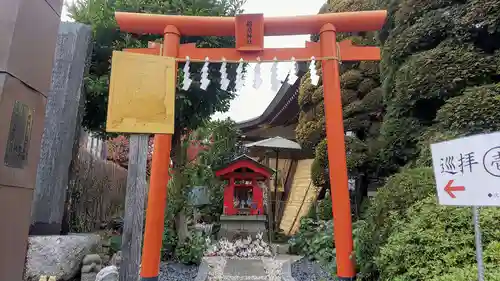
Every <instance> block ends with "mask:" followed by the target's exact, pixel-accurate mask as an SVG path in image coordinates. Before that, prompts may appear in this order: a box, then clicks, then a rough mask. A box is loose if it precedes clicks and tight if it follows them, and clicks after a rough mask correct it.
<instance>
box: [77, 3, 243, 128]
mask: <svg viewBox="0 0 500 281" xmlns="http://www.w3.org/2000/svg"><path fill="white" fill-rule="evenodd" d="M244 1H245V0H213V1H212V0H197V1H188V0H168V1H167V0H165V1H155V0H77V1H75V2H74V3H73V4H71V5H70V6H69V9H68V10H69V14H70V16H71V17H72V18H73V19H74V20H75V21H77V22H81V23H84V24H88V25H90V26H92V30H93V43H94V46H93V47H94V49H93V53H92V59H91V64H90V70H89V73H88V74H87V75H86V77H85V86H86V91H87V100H86V104H85V115H84V120H83V125H84V126H85V127H86V128H87V129H89V130H92V131H95V132H103V131H104V128H105V120H106V112H107V100H108V84H109V74H110V58H111V53H112V51H113V50H121V49H123V48H137V47H142V48H145V47H147V44H148V41H158V40H161V37H160V36H157V35H149V34H146V35H133V34H128V33H124V32H120V31H119V30H118V26H117V24H116V21H115V19H114V12H115V11H125V12H136V13H152V14H168V15H193V16H228V15H235V14H237V13H239V12H241V6H242V4H243V3H244ZM181 43H196V45H197V46H198V47H230V46H233V45H234V39H233V38H232V37H182V38H181ZM228 67H229V70H228V73H229V74H230V75H234V69H235V67H234V65H228ZM219 68H220V65H219V64H217V63H212V64H210V71H209V77H210V79H211V81H212V83H210V85H209V87H208V89H207V91H203V90H201V89H200V88H199V85H197V83H193V85H192V87H191V88H190V89H189V90H188V91H183V90H181V89H180V88H179V87H177V94H176V106H175V107H176V111H175V112H176V114H175V124H176V130H177V131H178V132H181V131H183V130H190V129H195V128H197V127H198V126H199V125H201V124H202V123H203V122H204V121H205V120H207V119H208V118H209V117H210V116H211V115H212V114H213V113H215V112H218V111H221V112H224V111H227V109H228V108H229V102H230V100H231V99H232V98H233V97H234V93H233V92H232V90H231V89H232V88H233V87H232V86H231V88H230V89H229V91H223V90H221V89H220V87H219V80H220V74H219V72H218V70H219ZM191 69H192V74H193V75H192V76H193V77H194V78H193V80H195V81H199V78H200V73H199V71H200V69H201V66H200V65H199V64H192V66H191ZM178 80H179V79H178ZM178 82H179V81H178Z"/></svg>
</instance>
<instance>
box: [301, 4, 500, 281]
mask: <svg viewBox="0 0 500 281" xmlns="http://www.w3.org/2000/svg"><path fill="white" fill-rule="evenodd" d="M373 9H384V10H387V11H388V18H387V22H386V24H385V26H384V27H383V28H382V30H381V31H380V32H378V33H377V34H376V36H374V34H372V33H359V34H343V35H341V36H340V39H345V38H351V39H353V42H354V43H355V44H358V45H362V44H363V43H367V44H370V45H378V46H381V50H382V60H381V61H380V64H378V63H374V62H370V63H367V62H360V63H352V64H351V63H348V64H346V63H343V64H342V65H341V87H342V92H341V95H342V104H343V114H344V127H345V128H346V131H347V130H350V131H352V132H353V133H354V136H353V137H355V138H351V139H347V142H346V147H347V160H348V161H347V163H348V166H349V167H350V168H349V171H350V173H351V174H353V173H354V174H355V173H359V174H362V175H367V176H368V178H367V179H365V181H364V182H363V184H364V185H365V186H366V185H372V184H378V183H379V182H382V183H383V182H385V184H383V185H382V186H381V187H379V188H378V190H377V195H376V197H375V199H373V200H372V201H371V202H370V203H371V204H370V206H369V207H368V209H367V210H366V212H365V213H364V215H363V217H362V218H363V219H362V220H360V221H358V222H356V224H355V229H354V233H355V238H356V239H355V250H356V261H357V264H358V267H359V271H360V272H361V274H360V276H359V278H360V279H361V280H366V281H374V280H378V281H381V280H384V281H385V280H394V281H407V280H408V281H409V280H412V281H413V280H417V281H418V280H434V281H448V280H458V281H462V280H464V281H465V280H472V279H474V278H475V276H476V272H475V270H476V269H475V267H474V265H473V263H474V258H473V255H474V245H473V243H474V239H473V237H472V231H473V228H472V225H471V219H470V218H471V213H470V210H469V209H467V208H462V209H458V208H450V207H441V206H438V205H437V204H436V202H435V201H436V199H435V192H434V189H435V182H434V177H433V173H432V169H431V168H430V167H431V165H432V162H431V154H430V149H429V147H430V144H431V143H435V142H438V141H444V140H449V139H453V138H456V137H460V136H466V135H470V134H476V133H485V132H492V131H498V130H499V126H500V121H498V120H500V119H499V118H498V116H497V110H494V108H496V107H497V105H498V99H499V96H500V95H499V93H500V92H499V83H500V66H499V65H500V64H499V62H500V59H499V58H500V1H498V0H494V1H486V0H472V1H463V0H433V1H431V0H409V1H408V0H405V1H403V0H369V1H356V0H342V1H328V4H327V5H325V6H324V7H323V8H322V9H321V11H320V13H321V12H326V11H334V12H341V11H353V10H373ZM313 39H317V36H313ZM379 67H380V71H379ZM324 79H327V78H326V77H325V78H324ZM309 81H310V80H309V78H308V77H307V76H305V77H304V78H302V83H301V86H300V89H299V106H300V107H301V116H300V119H299V124H298V125H297V129H296V135H297V139H298V140H299V141H300V142H301V144H302V145H304V146H310V147H315V148H316V155H315V161H314V165H313V166H312V171H311V172H312V177H313V180H314V183H315V184H318V185H326V186H328V185H329V183H328V174H327V172H328V170H327V169H325V167H327V166H328V157H327V151H326V146H327V143H326V141H325V140H324V137H325V131H324V128H325V121H324V114H321V113H319V114H318V112H320V111H321V109H322V107H321V105H320V103H321V102H322V99H321V96H322V87H321V86H320V87H314V86H312V85H310V82H309ZM315 110H316V111H315ZM353 145H354V147H353ZM353 151H357V152H358V153H353ZM498 214H499V213H498V212H497V211H495V210H493V209H487V210H485V211H484V213H483V215H482V217H481V220H482V222H483V225H488V226H487V227H486V231H487V232H488V234H485V235H486V236H488V237H487V238H485V243H486V244H485V245H486V250H485V256H487V258H485V261H486V264H487V276H488V277H487V278H488V280H490V279H491V280H498V278H500V275H499V271H498V270H497V269H496V268H497V267H495V265H498V258H499V257H500V251H498V242H497V240H498V239H499V238H500V237H498V235H500V233H499V232H498V231H497V230H496V229H495V228H494V225H495V224H494V221H495V220H498V218H497V217H498Z"/></svg>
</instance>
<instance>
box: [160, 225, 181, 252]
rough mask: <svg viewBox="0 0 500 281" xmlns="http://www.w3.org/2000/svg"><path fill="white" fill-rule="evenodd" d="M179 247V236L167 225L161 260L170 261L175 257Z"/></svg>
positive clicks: (164, 232)
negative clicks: (176, 248) (177, 246)
mask: <svg viewBox="0 0 500 281" xmlns="http://www.w3.org/2000/svg"><path fill="white" fill-rule="evenodd" d="M176 245H177V234H176V233H175V229H173V228H172V227H170V226H169V225H168V223H167V222H166V223H165V230H164V231H163V239H162V248H161V258H162V260H163V261H166V260H169V259H171V258H173V257H174V253H175V247H176Z"/></svg>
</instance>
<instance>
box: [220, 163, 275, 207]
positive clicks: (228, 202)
mask: <svg viewBox="0 0 500 281" xmlns="http://www.w3.org/2000/svg"><path fill="white" fill-rule="evenodd" d="M236 170H240V171H238V172H236ZM272 172H273V171H272V170H271V169H269V168H267V167H265V166H262V165H261V164H259V163H257V162H255V161H253V160H252V159H250V158H247V157H242V158H241V159H239V160H235V161H234V162H232V163H231V164H229V165H228V166H227V167H225V168H223V169H220V170H218V171H216V172H215V174H216V176H217V177H220V178H222V179H229V183H228V185H227V186H226V187H225V188H224V214H225V215H227V216H232V215H236V214H238V208H235V207H234V194H235V192H234V191H235V189H236V188H249V187H250V188H252V204H251V208H250V214H251V215H259V214H260V215H263V214H264V199H263V197H264V192H263V190H262V188H261V187H260V186H259V185H258V182H257V181H258V180H266V179H269V177H270V176H271V174H272ZM236 180H238V181H240V180H242V181H251V182H252V183H251V184H247V183H241V184H236V183H235V181H236Z"/></svg>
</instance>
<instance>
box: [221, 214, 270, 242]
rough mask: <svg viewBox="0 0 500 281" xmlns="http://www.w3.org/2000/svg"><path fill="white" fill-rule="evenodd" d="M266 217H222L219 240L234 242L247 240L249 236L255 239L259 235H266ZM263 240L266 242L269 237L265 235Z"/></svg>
mask: <svg viewBox="0 0 500 281" xmlns="http://www.w3.org/2000/svg"><path fill="white" fill-rule="evenodd" d="M266 222H267V218H266V216H225V215H222V216H220V225H221V227H220V231H219V238H226V239H228V240H230V241H231V240H234V239H238V238H246V237H247V236H249V235H250V236H252V237H255V236H256V235H257V234H258V233H263V234H265V233H266V231H267V230H266ZM262 239H263V240H264V241H266V239H267V235H263V237H262Z"/></svg>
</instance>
